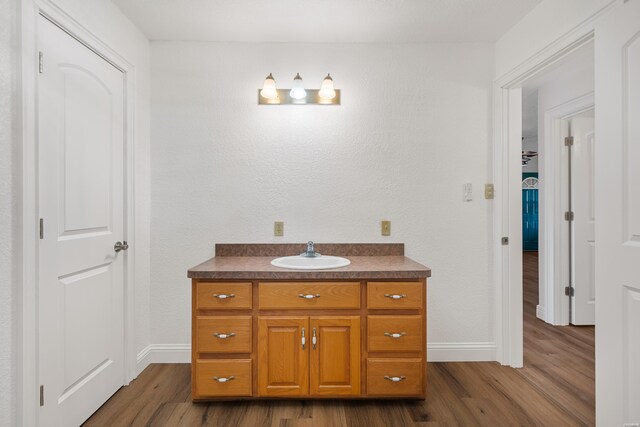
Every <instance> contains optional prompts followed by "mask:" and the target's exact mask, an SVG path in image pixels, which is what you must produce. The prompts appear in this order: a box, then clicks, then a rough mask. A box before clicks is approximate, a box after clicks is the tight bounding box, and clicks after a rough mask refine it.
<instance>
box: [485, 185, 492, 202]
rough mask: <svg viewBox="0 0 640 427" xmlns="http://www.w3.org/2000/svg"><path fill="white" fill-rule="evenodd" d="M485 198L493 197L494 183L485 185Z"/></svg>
mask: <svg viewBox="0 0 640 427" xmlns="http://www.w3.org/2000/svg"><path fill="white" fill-rule="evenodd" d="M484 198H485V199H493V184H485V185H484Z"/></svg>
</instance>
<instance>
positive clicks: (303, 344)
mask: <svg viewBox="0 0 640 427" xmlns="http://www.w3.org/2000/svg"><path fill="white" fill-rule="evenodd" d="M301 341H302V349H303V350H304V346H305V344H306V343H307V339H306V338H305V336H304V328H302V339H301Z"/></svg>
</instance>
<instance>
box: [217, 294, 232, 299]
mask: <svg viewBox="0 0 640 427" xmlns="http://www.w3.org/2000/svg"><path fill="white" fill-rule="evenodd" d="M235 296H236V295H235V294H213V297H214V298H218V299H228V298H235Z"/></svg>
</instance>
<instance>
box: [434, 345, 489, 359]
mask: <svg viewBox="0 0 640 427" xmlns="http://www.w3.org/2000/svg"><path fill="white" fill-rule="evenodd" d="M427 360H428V361H429V362H493V361H495V360H496V344H495V343H494V342H454V343H428V344H427Z"/></svg>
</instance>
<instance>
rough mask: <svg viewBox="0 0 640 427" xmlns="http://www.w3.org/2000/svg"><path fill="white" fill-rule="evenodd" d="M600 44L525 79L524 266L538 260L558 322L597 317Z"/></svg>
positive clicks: (548, 306) (546, 311)
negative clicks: (596, 167)
mask: <svg viewBox="0 0 640 427" xmlns="http://www.w3.org/2000/svg"><path fill="white" fill-rule="evenodd" d="M593 48H594V46H593V43H588V44H585V45H584V46H582V47H581V48H580V49H578V50H576V51H575V52H573V53H572V54H570V55H568V56H567V57H566V58H565V59H563V60H562V61H560V62H559V63H558V64H556V65H555V66H553V67H551V68H549V69H547V70H545V72H543V73H540V74H538V75H536V76H534V77H533V78H531V79H529V80H527V81H525V82H524V83H523V85H522V242H523V244H522V246H523V247H522V249H523V272H524V264H525V263H527V264H528V266H529V267H532V264H537V268H536V269H537V274H536V277H537V280H536V282H537V290H535V291H536V293H537V296H533V295H529V297H531V298H533V299H534V301H535V307H534V313H535V317H536V318H538V319H541V320H542V321H544V322H547V323H549V324H552V325H568V324H570V323H571V324H577V325H593V324H594V322H595V316H594V313H595V298H594V287H595V280H594V253H595V239H594V236H593V229H594V224H595V219H594V197H593V194H594V176H593V173H594V153H595V151H594V149H595V134H594V126H593V122H594V104H595V101H594V96H593V88H594V54H593ZM534 261H535V262H534ZM523 278H524V276H523ZM528 278H529V279H531V277H528ZM524 329H526V327H525V328H524Z"/></svg>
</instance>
